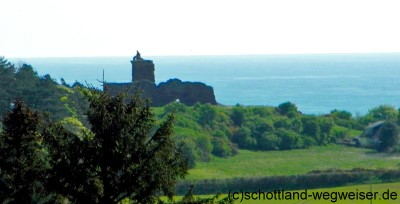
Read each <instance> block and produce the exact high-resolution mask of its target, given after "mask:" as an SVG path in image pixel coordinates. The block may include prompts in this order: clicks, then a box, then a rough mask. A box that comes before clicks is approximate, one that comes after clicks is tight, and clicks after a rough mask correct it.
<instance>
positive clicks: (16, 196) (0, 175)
mask: <svg viewBox="0 0 400 204" xmlns="http://www.w3.org/2000/svg"><path fill="white" fill-rule="evenodd" d="M40 121H41V118H40V116H39V114H38V113H37V112H34V111H32V110H30V109H29V108H28V107H27V106H25V105H24V104H23V103H22V102H20V101H17V102H16V103H15V107H14V108H13V109H12V110H11V111H10V112H8V113H6V114H5V116H4V118H3V129H4V132H2V133H1V134H0V179H1V182H0V183H1V184H0V192H1V193H0V202H1V203H38V202H44V201H45V200H46V197H47V193H46V192H45V188H44V184H45V180H46V171H47V170H48V169H49V165H48V160H47V154H46V151H45V149H44V146H43V144H42V141H43V138H42V135H41V134H40Z"/></svg>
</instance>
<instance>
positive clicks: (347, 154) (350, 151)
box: [186, 145, 400, 180]
mask: <svg viewBox="0 0 400 204" xmlns="http://www.w3.org/2000/svg"><path fill="white" fill-rule="evenodd" d="M333 168H335V169H353V168H373V169H379V168H386V169H394V168H400V154H386V153H377V152H376V151H374V150H371V149H363V148H355V147H348V146H342V145H328V146H315V147H311V148H309V149H296V150H286V151H249V150H239V153H238V154H237V155H236V156H234V157H231V158H228V159H225V158H218V157H212V159H211V161H210V162H198V163H196V167H195V168H194V169H191V170H190V171H189V175H188V176H187V177H186V179H189V180H200V179H225V178H235V177H258V176H276V175H297V174H304V173H307V172H310V171H312V170H326V169H333Z"/></svg>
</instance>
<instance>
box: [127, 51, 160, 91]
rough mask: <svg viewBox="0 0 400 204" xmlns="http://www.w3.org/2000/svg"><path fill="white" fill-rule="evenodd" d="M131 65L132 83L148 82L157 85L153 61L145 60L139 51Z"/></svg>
mask: <svg viewBox="0 0 400 204" xmlns="http://www.w3.org/2000/svg"><path fill="white" fill-rule="evenodd" d="M131 63H132V82H139V81H148V82H151V83H153V84H155V77H154V64H153V61H151V60H145V59H143V58H142V57H141V56H140V53H139V51H137V52H136V56H135V57H133V60H132V61H131Z"/></svg>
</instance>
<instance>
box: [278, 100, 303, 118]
mask: <svg viewBox="0 0 400 204" xmlns="http://www.w3.org/2000/svg"><path fill="white" fill-rule="evenodd" d="M278 112H279V113H280V114H282V115H286V116H287V117H289V118H294V117H296V116H298V115H299V111H298V110H297V107H296V105H295V104H294V103H291V102H286V103H282V104H280V105H279V106H278Z"/></svg>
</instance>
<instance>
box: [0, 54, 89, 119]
mask: <svg viewBox="0 0 400 204" xmlns="http://www.w3.org/2000/svg"><path fill="white" fill-rule="evenodd" d="M73 87H74V88H71V87H69V86H68V85H66V84H65V83H63V84H62V85H60V84H58V83H57V82H56V81H54V79H52V78H51V77H50V75H45V76H38V74H37V72H35V71H34V69H33V67H32V66H30V65H27V64H23V65H22V66H21V67H16V66H15V65H14V64H12V63H10V62H8V61H7V60H6V59H5V58H4V57H0V115H3V114H4V113H5V112H6V111H7V110H9V109H10V106H12V103H13V101H14V100H15V99H20V100H22V101H24V102H25V103H26V104H27V105H28V106H29V107H31V108H32V109H34V110H39V111H41V112H47V113H49V114H50V115H51V117H52V118H53V119H63V118H66V117H74V118H79V120H80V121H84V118H83V115H84V111H85V110H86V108H87V106H88V103H87V100H85V99H84V97H83V95H82V94H81V92H80V91H79V87H80V86H79V83H76V84H75V85H74V86H73Z"/></svg>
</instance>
